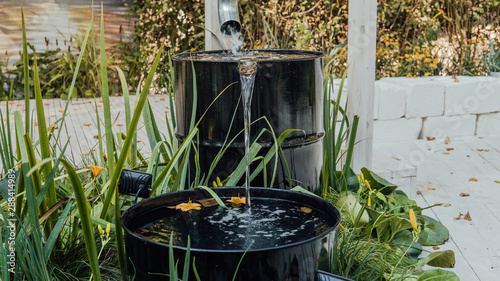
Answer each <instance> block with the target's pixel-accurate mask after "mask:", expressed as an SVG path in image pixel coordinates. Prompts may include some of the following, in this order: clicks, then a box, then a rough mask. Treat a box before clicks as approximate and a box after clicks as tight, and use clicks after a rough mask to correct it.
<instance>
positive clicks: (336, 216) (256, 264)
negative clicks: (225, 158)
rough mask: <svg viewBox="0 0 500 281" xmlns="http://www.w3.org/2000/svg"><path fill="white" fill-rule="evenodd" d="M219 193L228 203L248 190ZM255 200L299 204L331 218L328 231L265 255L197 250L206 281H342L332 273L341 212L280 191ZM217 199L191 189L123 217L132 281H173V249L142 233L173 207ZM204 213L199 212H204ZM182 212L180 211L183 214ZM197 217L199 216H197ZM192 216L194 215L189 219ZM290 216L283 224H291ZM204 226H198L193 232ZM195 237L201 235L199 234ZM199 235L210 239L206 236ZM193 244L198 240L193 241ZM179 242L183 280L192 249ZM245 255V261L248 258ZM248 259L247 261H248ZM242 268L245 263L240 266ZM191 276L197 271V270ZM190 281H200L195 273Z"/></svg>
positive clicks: (261, 193)
mask: <svg viewBox="0 0 500 281" xmlns="http://www.w3.org/2000/svg"><path fill="white" fill-rule="evenodd" d="M213 190H214V191H215V193H216V194H217V195H218V196H219V197H220V198H221V199H223V200H224V201H225V200H226V199H228V198H231V197H235V196H239V195H242V194H244V193H245V188H242V187H222V188H214V189H213ZM250 193H251V195H252V197H253V198H254V200H261V201H269V202H278V201H288V202H294V203H296V204H298V205H300V206H308V207H310V208H311V209H314V210H313V213H322V214H323V215H324V217H325V218H328V225H329V227H328V228H327V229H322V230H318V231H317V233H316V235H315V236H314V237H310V238H305V239H304V240H302V241H299V242H296V243H292V244H287V245H280V246H275V247H271V248H265V249H249V250H248V249H238V250H214V249H207V248H193V247H192V248H191V249H190V253H191V261H190V263H192V262H193V259H194V262H195V267H196V271H197V272H198V273H199V275H200V278H201V280H204V281H221V280H232V279H233V276H234V274H235V272H236V280H239V281H256V280H259V281H272V280H274V281H295V280H300V281H316V280H325V281H326V280H332V281H333V280H337V279H332V278H328V274H326V273H324V272H320V271H318V270H324V271H327V272H332V271H335V268H334V266H335V262H334V261H335V233H336V229H337V227H338V225H339V223H340V221H341V215H340V212H339V210H338V209H337V208H336V207H335V206H334V205H333V204H331V203H329V202H327V201H325V200H323V199H321V198H319V197H317V196H313V195H308V194H304V193H300V192H295V191H289V190H278V189H274V188H257V187H254V188H251V191H250ZM208 198H212V196H211V195H210V194H209V193H208V192H207V191H206V190H202V189H190V190H184V191H179V192H173V193H167V194H163V195H160V196H157V197H154V198H151V199H147V200H144V201H142V202H140V203H138V204H136V205H134V206H132V207H130V208H129V209H128V210H127V211H126V212H125V213H124V214H123V216H122V225H123V228H124V230H125V246H126V252H127V268H128V274H129V277H130V279H132V277H133V278H135V280H141V281H160V280H168V277H167V274H169V245H168V244H167V243H161V242H155V241H152V240H149V239H146V238H145V237H144V236H141V235H139V234H137V233H136V231H137V230H138V229H140V228H141V227H143V226H145V225H149V224H152V223H153V222H155V221H156V220H158V219H161V218H163V216H162V214H164V213H165V212H166V211H165V210H167V207H168V206H170V207H172V206H175V205H177V204H178V203H183V202H187V201H188V200H192V201H193V202H198V200H201V199H208ZM203 211H204V210H203V209H202V210H200V211H195V212H203ZM179 212H180V210H179ZM193 215H194V214H193ZM186 216H189V214H186ZM286 223H287V220H286V214H285V215H283V224H286ZM198 226H199V224H197V225H193V226H192V227H193V229H196V228H197V227H198ZM193 232H196V231H195V230H193ZM199 235H208V233H206V232H203V233H200V234H199ZM192 239H195V238H194V237H192ZM175 243H176V242H174V246H173V252H174V259H175V261H174V262H178V263H179V264H178V270H179V272H180V274H181V275H182V269H183V264H184V260H185V256H186V251H187V249H186V247H181V246H176V245H175ZM243 255H244V257H243ZM242 257H243V258H242ZM240 262H241V263H240ZM191 270H193V269H192V267H191ZM189 280H196V279H195V277H194V273H193V272H192V271H191V274H190V276H189Z"/></svg>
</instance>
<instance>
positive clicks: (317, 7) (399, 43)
mask: <svg viewBox="0 0 500 281" xmlns="http://www.w3.org/2000/svg"><path fill="white" fill-rule="evenodd" d="M129 2H130V1H129ZM124 5H128V6H129V8H130V14H129V16H130V17H131V18H133V19H134V21H135V33H134V34H133V36H132V38H126V39H125V38H124V40H123V41H122V42H120V43H119V44H118V46H115V47H114V48H113V50H112V51H111V53H110V58H109V61H110V65H112V66H120V67H121V68H122V69H123V70H124V72H125V74H126V76H127V77H128V80H129V81H130V83H129V84H130V87H131V89H133V88H135V87H136V86H137V85H138V83H139V81H141V80H144V74H145V73H148V70H149V68H150V66H151V63H152V61H153V58H154V54H156V51H157V50H158V48H159V46H161V45H164V46H165V50H167V51H166V52H165V55H164V57H163V58H162V60H161V62H160V66H159V71H158V72H157V75H156V87H155V90H156V91H157V92H162V91H163V92H170V91H171V83H170V81H169V79H170V75H169V74H168V72H169V56H170V55H172V54H175V53H180V52H185V51H202V50H203V49H204V32H205V31H204V27H203V26H204V0H193V1H181V0H134V1H132V3H131V4H124ZM239 5H240V9H239V12H240V19H241V21H242V25H243V34H242V36H243V41H244V45H243V48H256V49H258V48H262V49H266V48H275V49H304V50H316V51H321V52H324V53H325V54H326V56H325V61H326V62H329V61H330V60H332V62H331V64H330V65H332V66H333V67H330V68H329V69H328V72H330V73H333V74H334V75H336V76H337V77H340V76H341V73H343V72H344V71H345V68H346V65H347V62H346V61H347V50H346V48H347V29H348V0H315V1H313V0H282V1H278V0H267V1H262V0H240V1H239ZM377 21H378V26H377V51H376V77H377V78H383V77H396V76H407V77H418V76H428V75H489V73H490V72H494V71H495V72H497V71H500V50H499V47H498V45H499V41H500V0H486V1H485V0H379V1H378V18H377ZM75 38H78V36H76V35H75ZM89 44H90V43H89ZM73 50H75V49H73ZM71 54H72V53H71V52H69V51H65V50H63V51H60V52H58V53H56V54H46V55H45V56H44V55H39V56H40V57H47V59H51V60H53V61H54V63H47V64H43V65H41V66H40V71H41V78H42V84H43V83H45V84H47V85H49V86H51V87H52V88H54V89H53V90H47V92H46V93H44V96H52V97H59V96H64V95H65V94H68V93H67V92H65V89H66V88H67V85H68V81H65V80H64V79H61V78H60V77H56V76H57V75H58V73H60V72H61V71H62V73H66V72H67V71H71V69H72V68H73V67H72V65H73V64H74V59H71ZM73 56H75V55H73ZM95 59H96V58H95V57H93V56H88V57H86V58H84V60H85V61H86V63H84V66H82V70H81V71H82V73H85V74H86V75H87V76H89V78H88V80H89V81H87V82H84V83H83V84H82V87H79V88H78V89H79V90H78V92H77V93H73V94H74V95H76V96H86V95H94V94H96V95H98V93H99V91H98V89H95V87H93V86H92V85H96V87H98V86H99V85H100V83H99V81H97V80H93V78H92V77H99V76H100V75H99V73H98V72H99V69H98V68H95V65H96V63H95V62H94V61H93V60H95ZM55 64H57V66H58V69H59V70H60V72H57V71H55V70H54V67H55V66H54V65H55ZM325 65H326V64H325ZM16 67H17V69H14V70H11V71H10V73H11V74H12V73H13V74H15V73H16V71H17V72H19V69H22V63H21V64H16ZM44 68H47V69H46V70H44ZM108 73H110V74H114V72H113V71H109V72H108ZM8 75H9V72H8V71H5V69H4V71H3V72H0V80H1V81H0V83H4V87H3V88H4V89H1V90H0V96H1V97H0V98H5V97H6V96H7V93H8V92H9V91H8V88H9V87H8V85H9V83H10V81H11V80H9V79H8V77H9V76H8ZM66 76H68V75H66ZM115 76H116V75H115ZM44 77H45V78H44ZM11 79H12V76H11ZM109 80H110V86H111V88H112V89H119V87H116V86H113V85H116V83H117V81H118V80H117V78H116V77H111V78H110V79H109ZM15 81H21V82H22V79H19V80H15ZM16 83H17V82H16ZM14 86H15V85H14ZM21 88H22V87H21ZM114 94H120V93H119V92H117V91H115V92H114Z"/></svg>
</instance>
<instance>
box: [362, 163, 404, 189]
mask: <svg viewBox="0 0 500 281" xmlns="http://www.w3.org/2000/svg"><path fill="white" fill-rule="evenodd" d="M361 173H362V174H363V176H364V178H365V180H367V181H368V182H369V183H370V186H371V188H372V189H376V190H378V191H380V192H382V194H384V195H389V194H391V193H392V192H393V191H394V190H396V189H397V188H398V186H397V185H395V184H393V183H391V182H389V181H388V180H386V179H384V178H382V177H380V176H379V175H377V174H375V173H374V172H372V171H370V170H368V169H367V168H361Z"/></svg>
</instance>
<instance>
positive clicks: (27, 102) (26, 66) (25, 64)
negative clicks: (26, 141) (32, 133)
mask: <svg viewBox="0 0 500 281" xmlns="http://www.w3.org/2000/svg"><path fill="white" fill-rule="evenodd" d="M21 18H22V29H23V74H24V106H25V109H26V110H25V111H24V118H25V120H24V121H25V125H24V126H25V129H26V132H28V131H29V128H30V72H29V62H28V42H27V41H26V26H25V24H24V10H23V8H22V7H21Z"/></svg>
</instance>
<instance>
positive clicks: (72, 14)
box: [0, 0, 137, 64]
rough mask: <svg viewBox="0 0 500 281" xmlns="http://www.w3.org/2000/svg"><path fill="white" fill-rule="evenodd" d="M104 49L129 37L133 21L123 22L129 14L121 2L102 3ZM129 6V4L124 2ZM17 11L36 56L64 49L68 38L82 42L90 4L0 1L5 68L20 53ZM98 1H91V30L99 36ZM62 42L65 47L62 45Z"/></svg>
mask: <svg viewBox="0 0 500 281" xmlns="http://www.w3.org/2000/svg"><path fill="white" fill-rule="evenodd" d="M102 2H103V5H104V26H105V39H106V48H109V47H111V46H112V45H114V44H116V43H117V42H119V41H120V40H126V39H127V38H129V36H130V35H131V34H132V33H133V29H134V24H135V21H136V20H137V19H133V18H132V19H128V18H125V14H126V13H127V12H128V11H129V9H128V8H126V7H125V5H124V2H123V1H122V0H104V1H102ZM127 2H128V3H130V2H131V1H130V0H129V1H127ZM21 7H23V10H24V17H25V23H26V36H27V40H28V42H29V43H31V44H33V45H34V46H35V49H36V51H37V52H43V51H47V50H55V49H57V48H58V47H59V48H61V49H67V48H68V45H69V40H70V39H71V37H73V38H74V37H75V36H76V37H79V38H82V39H83V37H84V35H85V31H86V30H87V28H88V25H89V22H90V19H91V16H92V1H91V0H48V1H45V0H29V1H28V0H0V59H2V61H4V62H5V61H6V58H7V57H8V58H9V64H11V63H12V62H15V61H17V60H18V59H19V50H21V49H22V21H21ZM100 13H101V1H94V14H95V27H96V31H97V32H99V25H100ZM65 40H66V45H65V44H64V42H65Z"/></svg>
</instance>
